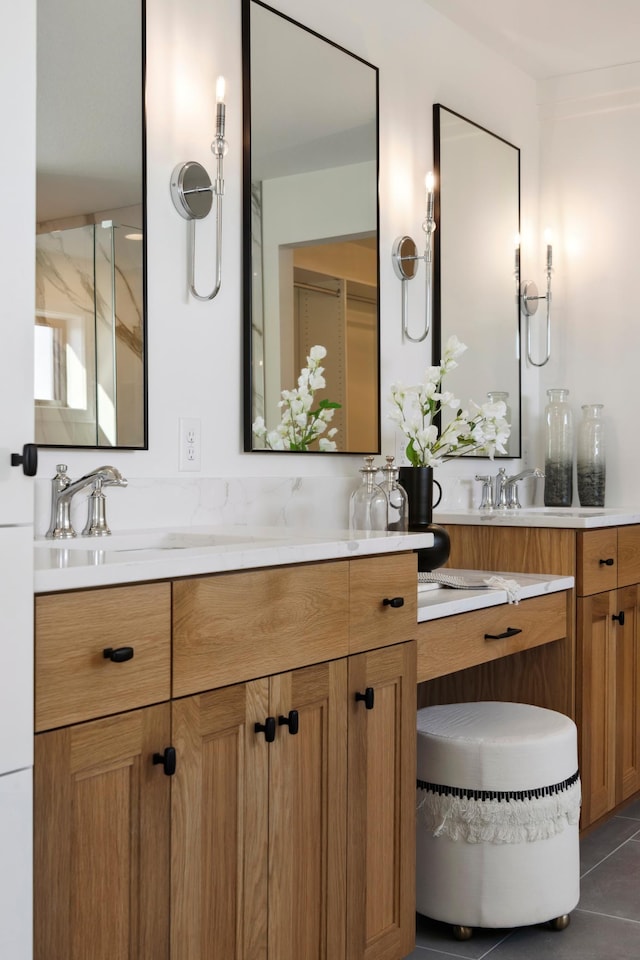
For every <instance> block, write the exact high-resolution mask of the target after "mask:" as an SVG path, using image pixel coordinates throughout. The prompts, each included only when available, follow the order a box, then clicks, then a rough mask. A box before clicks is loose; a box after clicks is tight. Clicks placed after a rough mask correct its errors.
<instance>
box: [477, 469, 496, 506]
mask: <svg viewBox="0 0 640 960" xmlns="http://www.w3.org/2000/svg"><path fill="white" fill-rule="evenodd" d="M476 480H479V481H480V483H481V484H482V496H481V500H480V506H479V508H478V509H479V510H493V477H482V476H479V475H478V474H476Z"/></svg>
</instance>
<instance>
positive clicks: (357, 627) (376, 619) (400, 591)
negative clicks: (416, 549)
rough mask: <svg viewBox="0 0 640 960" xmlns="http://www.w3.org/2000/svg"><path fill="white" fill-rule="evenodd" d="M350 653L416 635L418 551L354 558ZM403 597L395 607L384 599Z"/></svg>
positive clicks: (351, 567)
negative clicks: (400, 603)
mask: <svg viewBox="0 0 640 960" xmlns="http://www.w3.org/2000/svg"><path fill="white" fill-rule="evenodd" d="M349 567H350V580H349V585H350V597H349V615H350V619H349V652H350V653H361V652H362V651H364V650H373V649H375V648H376V647H382V646H389V645H393V644H396V643H401V642H402V641H404V640H412V639H414V637H415V629H416V620H417V616H418V614H417V608H418V595H417V590H416V584H417V582H418V579H417V578H418V561H417V555H416V554H415V553H405V554H390V555H385V556H377V557H363V558H362V559H359V560H354V561H351V563H350V564H349ZM399 597H401V598H402V600H403V605H402V606H401V607H393V606H391V605H390V604H384V602H383V601H384V600H385V599H386V600H393V599H394V598H399Z"/></svg>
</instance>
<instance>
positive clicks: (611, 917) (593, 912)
mask: <svg viewBox="0 0 640 960" xmlns="http://www.w3.org/2000/svg"><path fill="white" fill-rule="evenodd" d="M574 913H587V914H589V916H590V917H606V918H607V920H620V921H621V922H622V923H634V924H636V926H640V920H633V919H632V918H631V917H619V916H616V914H613V913H599V912H598V911H597V910H586V909H585V908H583V907H576V909H575V911H574Z"/></svg>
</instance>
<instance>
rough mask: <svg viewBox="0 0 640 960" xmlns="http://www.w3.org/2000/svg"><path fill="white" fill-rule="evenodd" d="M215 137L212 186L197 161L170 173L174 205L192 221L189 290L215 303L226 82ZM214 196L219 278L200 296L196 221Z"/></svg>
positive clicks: (219, 101) (218, 91)
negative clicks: (214, 171)
mask: <svg viewBox="0 0 640 960" xmlns="http://www.w3.org/2000/svg"><path fill="white" fill-rule="evenodd" d="M216 100H217V107H216V134H215V139H214V141H213V143H212V144H211V150H212V152H213V155H214V157H215V158H216V178H215V180H214V182H213V184H212V183H211V180H210V179H209V175H208V173H207V171H206V170H205V168H204V167H203V166H202V164H200V163H197V162H196V161H195V160H189V161H187V162H186V163H179V164H178V165H177V167H175V168H174V170H173V173H172V174H171V197H172V200H173V204H174V206H175V208H176V210H177V211H178V213H179V214H180V216H181V217H184V219H185V220H188V221H189V224H190V231H189V246H190V256H189V291H190V293H191V296H192V297H195V299H196V300H205V301H206V300H213V298H214V297H215V296H216V295H217V294H218V291H219V290H220V284H221V282H222V197H223V195H224V177H223V161H224V157H225V156H226V153H227V141H226V140H225V139H224V128H225V104H224V80H223V78H222V77H219V78H218V83H217V85H216ZM213 194H215V196H216V275H215V286H214V288H213V290H212V291H211V293H209V294H201V293H198V291H197V290H196V286H195V269H196V220H204V218H205V217H207V216H208V215H209V213H210V211H211V207H212V205H213Z"/></svg>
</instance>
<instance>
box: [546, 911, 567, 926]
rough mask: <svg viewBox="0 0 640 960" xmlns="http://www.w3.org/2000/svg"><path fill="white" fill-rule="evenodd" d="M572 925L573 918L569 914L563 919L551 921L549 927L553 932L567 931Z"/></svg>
mask: <svg viewBox="0 0 640 960" xmlns="http://www.w3.org/2000/svg"><path fill="white" fill-rule="evenodd" d="M570 923H571V917H570V916H569V914H568V913H563V914H562V916H561V917H555V919H554V920H549V926H550V927H551V929H552V930H566V929H567V927H568V926H569V924H570Z"/></svg>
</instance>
